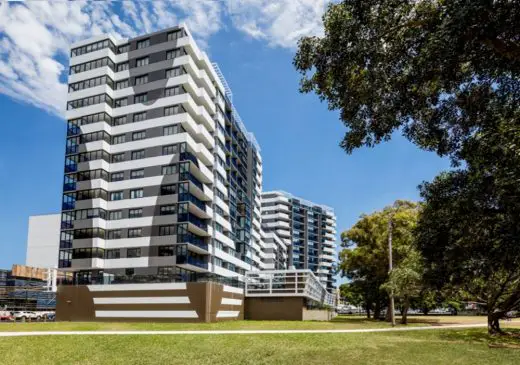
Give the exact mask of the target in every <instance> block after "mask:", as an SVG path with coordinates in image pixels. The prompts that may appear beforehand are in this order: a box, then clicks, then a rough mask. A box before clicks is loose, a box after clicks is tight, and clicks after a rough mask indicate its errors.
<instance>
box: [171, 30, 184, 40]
mask: <svg viewBox="0 0 520 365" xmlns="http://www.w3.org/2000/svg"><path fill="white" fill-rule="evenodd" d="M183 36H184V32H183V31H182V29H179V30H176V31H174V32H170V33H168V41H174V40H176V39H179V38H182V37H183Z"/></svg>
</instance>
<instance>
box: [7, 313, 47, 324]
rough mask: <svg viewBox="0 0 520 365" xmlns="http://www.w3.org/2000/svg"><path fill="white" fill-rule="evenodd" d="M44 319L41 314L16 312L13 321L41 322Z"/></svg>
mask: <svg viewBox="0 0 520 365" xmlns="http://www.w3.org/2000/svg"><path fill="white" fill-rule="evenodd" d="M42 318H43V317H42V316H41V315H40V314H36V313H34V312H26V311H16V312H13V319H14V320H15V321H22V322H25V321H28V320H31V321H39V320H41V319H42Z"/></svg>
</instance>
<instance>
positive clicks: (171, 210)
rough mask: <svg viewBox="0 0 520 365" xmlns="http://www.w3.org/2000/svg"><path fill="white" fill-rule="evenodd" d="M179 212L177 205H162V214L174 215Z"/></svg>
mask: <svg viewBox="0 0 520 365" xmlns="http://www.w3.org/2000/svg"><path fill="white" fill-rule="evenodd" d="M175 213H177V209H176V207H175V205H163V206H161V210H160V214H161V215H172V214H175Z"/></svg>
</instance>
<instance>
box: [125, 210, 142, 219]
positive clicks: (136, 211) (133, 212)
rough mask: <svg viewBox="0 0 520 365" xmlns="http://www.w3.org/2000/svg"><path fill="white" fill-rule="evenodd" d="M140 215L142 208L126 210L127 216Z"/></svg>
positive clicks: (134, 216) (135, 216)
mask: <svg viewBox="0 0 520 365" xmlns="http://www.w3.org/2000/svg"><path fill="white" fill-rule="evenodd" d="M142 216H143V209H142V208H136V209H130V210H129V211H128V218H140V217H142Z"/></svg>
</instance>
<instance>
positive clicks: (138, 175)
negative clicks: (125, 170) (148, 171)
mask: <svg viewBox="0 0 520 365" xmlns="http://www.w3.org/2000/svg"><path fill="white" fill-rule="evenodd" d="M143 177H144V169H139V170H132V171H130V179H142V178H143Z"/></svg>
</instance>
